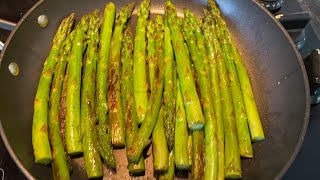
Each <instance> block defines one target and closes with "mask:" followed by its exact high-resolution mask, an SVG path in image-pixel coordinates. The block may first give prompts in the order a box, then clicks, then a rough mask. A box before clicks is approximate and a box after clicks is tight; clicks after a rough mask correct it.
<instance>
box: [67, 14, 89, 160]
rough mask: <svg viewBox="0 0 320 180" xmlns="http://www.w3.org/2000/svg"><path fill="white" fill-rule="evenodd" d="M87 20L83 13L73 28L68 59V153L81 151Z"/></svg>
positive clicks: (72, 153) (75, 153)
mask: <svg viewBox="0 0 320 180" xmlns="http://www.w3.org/2000/svg"><path fill="white" fill-rule="evenodd" d="M87 21H88V15H85V16H84V17H82V19H81V21H80V22H79V24H78V25H77V27H76V29H75V36H74V39H73V42H72V43H73V44H72V50H71V53H70V60H69V72H68V81H67V95H66V144H67V150H68V153H69V154H70V155H77V154H80V153H82V134H81V131H82V130H81V120H80V118H81V114H80V89H81V70H82V53H83V42H84V39H85V33H86V31H87V29H88V24H87Z"/></svg>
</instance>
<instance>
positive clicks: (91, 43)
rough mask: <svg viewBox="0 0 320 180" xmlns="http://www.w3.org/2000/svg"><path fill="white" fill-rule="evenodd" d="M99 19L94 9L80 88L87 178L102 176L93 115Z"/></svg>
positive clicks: (91, 15)
mask: <svg viewBox="0 0 320 180" xmlns="http://www.w3.org/2000/svg"><path fill="white" fill-rule="evenodd" d="M99 20H100V19H99V10H95V11H93V12H92V13H90V14H89V23H88V31H87V39H88V41H87V43H88V48H87V58H86V60H85V66H84V74H83V80H82V89H81V122H82V124H83V126H82V127H83V129H82V131H83V138H82V143H83V144H82V146H83V157H84V165H85V166H86V172H87V176H88V178H98V177H102V176H103V169H102V163H101V159H100V154H99V151H98V146H99V143H98V139H97V138H98V137H97V131H96V126H95V125H96V119H95V116H94V98H95V81H96V77H95V75H96V64H97V60H98V54H97V50H98V43H99Z"/></svg>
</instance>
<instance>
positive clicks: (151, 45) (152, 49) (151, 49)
mask: <svg viewBox="0 0 320 180" xmlns="http://www.w3.org/2000/svg"><path fill="white" fill-rule="evenodd" d="M154 26H155V24H154V22H153V21H151V20H150V21H149V22H148V26H147V41H148V43H147V52H148V55H147V61H148V66H149V84H150V91H152V89H153V82H154V78H155V77H154V76H155V67H154V59H155V54H156V41H155V27H154Z"/></svg>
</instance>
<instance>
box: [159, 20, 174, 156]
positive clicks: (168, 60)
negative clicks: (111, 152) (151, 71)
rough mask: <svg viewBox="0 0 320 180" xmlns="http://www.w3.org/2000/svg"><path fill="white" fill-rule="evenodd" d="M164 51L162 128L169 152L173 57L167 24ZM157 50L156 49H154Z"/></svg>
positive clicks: (172, 114)
mask: <svg viewBox="0 0 320 180" xmlns="http://www.w3.org/2000/svg"><path fill="white" fill-rule="evenodd" d="M164 41H165V42H164V49H165V58H164V63H165V69H164V90H163V91H164V92H163V101H164V128H165V132H166V138H167V142H168V147H169V150H170V151H171V150H172V149H173V147H174V130H175V110H176V109H175V105H176V102H175V101H176V98H175V97H176V96H175V93H174V91H175V88H174V87H175V84H174V82H175V80H174V74H175V73H176V71H174V55H173V49H172V44H171V37H170V29H169V26H168V22H165V32H164ZM156 49H158V48H156Z"/></svg>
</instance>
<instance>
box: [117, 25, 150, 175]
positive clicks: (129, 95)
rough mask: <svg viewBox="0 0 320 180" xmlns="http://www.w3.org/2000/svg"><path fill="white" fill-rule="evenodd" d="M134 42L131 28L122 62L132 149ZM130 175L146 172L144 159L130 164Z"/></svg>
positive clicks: (135, 129) (128, 142)
mask: <svg viewBox="0 0 320 180" xmlns="http://www.w3.org/2000/svg"><path fill="white" fill-rule="evenodd" d="M132 51H133V40H132V33H131V29H130V28H129V27H127V28H126V30H125V32H124V37H123V41H122V51H121V61H122V74H121V77H122V83H121V94H122V104H123V107H124V113H125V114H124V117H125V120H126V121H125V125H126V126H125V128H126V147H130V145H131V143H132V142H133V140H134V137H135V136H136V134H137V132H138V116H137V112H136V107H135V106H136V105H135V101H134V95H133V81H132V80H133V73H132V67H133V58H132ZM128 169H129V173H131V174H136V173H142V172H143V171H144V170H145V165H144V158H143V156H141V157H140V159H139V162H138V163H137V164H135V163H129V165H128Z"/></svg>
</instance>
